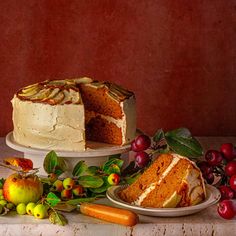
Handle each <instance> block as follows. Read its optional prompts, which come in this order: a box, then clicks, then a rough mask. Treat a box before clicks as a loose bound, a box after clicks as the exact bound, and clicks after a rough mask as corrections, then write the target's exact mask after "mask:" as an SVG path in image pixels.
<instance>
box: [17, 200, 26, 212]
mask: <svg viewBox="0 0 236 236" xmlns="http://www.w3.org/2000/svg"><path fill="white" fill-rule="evenodd" d="M16 212H17V213H18V214H19V215H25V214H26V205H25V203H23V202H22V203H20V204H18V205H17V206H16Z"/></svg>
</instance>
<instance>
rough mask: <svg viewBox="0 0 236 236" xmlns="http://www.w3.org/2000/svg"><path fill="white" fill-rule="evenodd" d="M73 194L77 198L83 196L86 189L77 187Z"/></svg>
mask: <svg viewBox="0 0 236 236" xmlns="http://www.w3.org/2000/svg"><path fill="white" fill-rule="evenodd" d="M72 192H73V194H74V195H75V196H80V195H81V194H83V193H84V188H83V187H82V186H81V185H76V186H75V187H74V188H73V189H72Z"/></svg>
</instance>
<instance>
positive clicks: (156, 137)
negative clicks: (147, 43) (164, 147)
mask: <svg viewBox="0 0 236 236" xmlns="http://www.w3.org/2000/svg"><path fill="white" fill-rule="evenodd" d="M164 137H165V135H164V131H163V130H162V129H159V130H157V132H156V133H155V134H154V136H153V141H155V142H159V141H160V140H161V139H163V138H164Z"/></svg>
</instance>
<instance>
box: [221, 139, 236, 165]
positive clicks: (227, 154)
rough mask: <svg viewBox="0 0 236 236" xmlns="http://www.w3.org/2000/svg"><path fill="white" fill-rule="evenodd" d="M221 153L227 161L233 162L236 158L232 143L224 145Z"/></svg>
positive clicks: (235, 150)
mask: <svg viewBox="0 0 236 236" xmlns="http://www.w3.org/2000/svg"><path fill="white" fill-rule="evenodd" d="M220 152H221V153H222V154H223V156H224V158H225V159H226V160H227V161H232V160H233V159H234V158H236V149H235V147H234V145H233V144H232V143H223V144H222V145H221V147H220Z"/></svg>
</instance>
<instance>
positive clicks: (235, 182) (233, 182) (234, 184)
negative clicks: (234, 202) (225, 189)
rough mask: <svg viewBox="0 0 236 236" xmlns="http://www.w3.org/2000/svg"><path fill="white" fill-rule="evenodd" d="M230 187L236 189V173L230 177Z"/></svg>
mask: <svg viewBox="0 0 236 236" xmlns="http://www.w3.org/2000/svg"><path fill="white" fill-rule="evenodd" d="M229 184H230V188H232V189H233V190H234V191H236V175H233V176H231V177H230V179H229Z"/></svg>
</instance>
